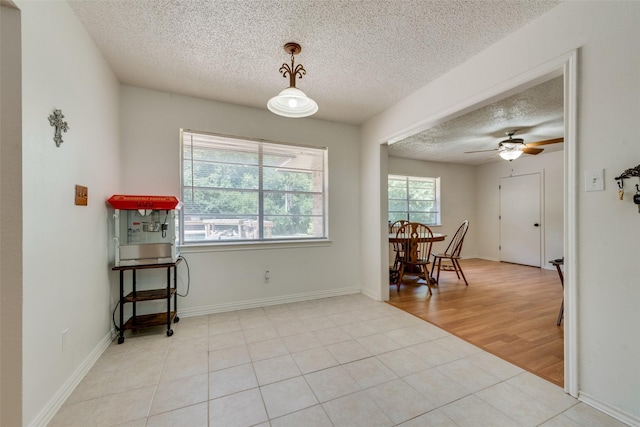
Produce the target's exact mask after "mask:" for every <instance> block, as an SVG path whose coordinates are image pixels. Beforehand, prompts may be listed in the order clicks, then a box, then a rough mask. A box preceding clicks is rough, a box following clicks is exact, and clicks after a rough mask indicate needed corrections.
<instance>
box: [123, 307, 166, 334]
mask: <svg viewBox="0 0 640 427" xmlns="http://www.w3.org/2000/svg"><path fill="white" fill-rule="evenodd" d="M169 316H170V322H169V323H171V322H173V320H174V319H175V317H176V312H175V311H172V312H171V313H170V315H169ZM166 324H167V313H166V312H165V313H154V314H143V315H141V316H136V317H135V318H133V317H131V318H130V319H129V320H127V322H126V323H125V324H124V326H123V330H128V329H131V330H135V329H140V328H148V327H149V326H162V325H166Z"/></svg>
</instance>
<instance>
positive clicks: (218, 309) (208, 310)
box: [178, 287, 362, 317]
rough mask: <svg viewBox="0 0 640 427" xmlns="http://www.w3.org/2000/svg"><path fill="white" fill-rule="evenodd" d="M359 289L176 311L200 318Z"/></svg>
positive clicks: (353, 291) (325, 296)
mask: <svg viewBox="0 0 640 427" xmlns="http://www.w3.org/2000/svg"><path fill="white" fill-rule="evenodd" d="M361 291H362V289H361V288H360V287H351V288H340V289H331V290H327V291H317V292H309V293H304V294H294V295H283V296H279V297H272V298H261V299H255V300H247V301H238V302H231V303H225V304H216V305H209V306H205V307H195V308H186V309H182V310H181V309H178V314H179V315H180V317H193V316H202V315H206V314H215V313H224V312H226V311H235V310H243V309H247V308H256V307H266V306H269V305H277V304H287V303H292V302H300V301H309V300H314V299H320V298H329V297H337V296H340V295H350V294H359V293H361Z"/></svg>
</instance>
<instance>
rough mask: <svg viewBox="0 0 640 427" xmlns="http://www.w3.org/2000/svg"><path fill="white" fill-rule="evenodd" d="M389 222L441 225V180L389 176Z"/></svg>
mask: <svg viewBox="0 0 640 427" xmlns="http://www.w3.org/2000/svg"><path fill="white" fill-rule="evenodd" d="M388 195H389V197H388V198H389V222H390V223H393V222H395V221H398V220H401V219H404V220H407V221H411V222H420V223H422V224H426V225H440V178H427V177H417V176H403V175H389V177H388Z"/></svg>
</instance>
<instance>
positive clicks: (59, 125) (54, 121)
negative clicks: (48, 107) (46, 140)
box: [49, 110, 69, 147]
mask: <svg viewBox="0 0 640 427" xmlns="http://www.w3.org/2000/svg"><path fill="white" fill-rule="evenodd" d="M63 118H64V114H62V110H53V114H51V115H50V116H49V123H51V126H55V127H56V133H55V135H54V136H53V140H54V141H55V142H56V147H60V144H62V143H63V141H62V132H66V131H68V130H69V125H68V124H67V122H65V121H63V120H62V119H63Z"/></svg>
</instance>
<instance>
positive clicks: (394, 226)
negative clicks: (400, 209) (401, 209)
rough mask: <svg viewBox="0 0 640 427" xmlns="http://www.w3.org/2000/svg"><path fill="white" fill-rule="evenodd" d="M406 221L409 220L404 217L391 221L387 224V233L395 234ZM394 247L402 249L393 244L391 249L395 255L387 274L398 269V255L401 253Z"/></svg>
mask: <svg viewBox="0 0 640 427" xmlns="http://www.w3.org/2000/svg"><path fill="white" fill-rule="evenodd" d="M408 222H409V221H407V220H406V219H399V220H398V221H395V222H393V223H391V225H389V234H396V233H397V232H398V230H399V229H400V227H402V226H403V225H405V224H407V223H408ZM396 249H402V248H396V247H395V245H394V247H393V251H394V252H395V257H394V261H393V265H392V266H390V267H389V268H390V271H389V274H393V272H394V271H395V272H398V271H399V267H400V257H401V256H402V254H401V252H398V251H397V250H396ZM394 277H395V278H396V279H397V276H394Z"/></svg>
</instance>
